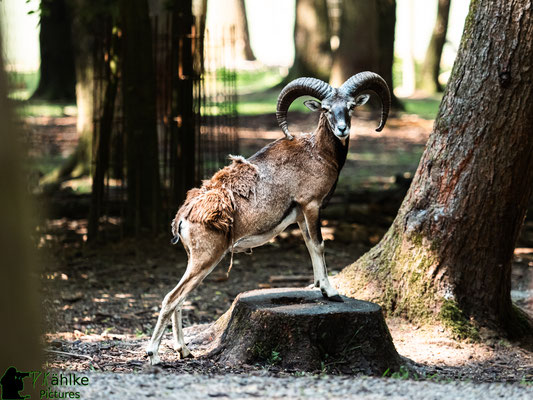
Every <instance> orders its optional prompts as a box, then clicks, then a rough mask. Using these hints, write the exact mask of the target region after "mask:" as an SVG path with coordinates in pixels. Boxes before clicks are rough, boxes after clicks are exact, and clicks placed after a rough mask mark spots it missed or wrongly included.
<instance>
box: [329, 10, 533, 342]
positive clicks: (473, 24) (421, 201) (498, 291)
mask: <svg viewBox="0 0 533 400" xmlns="http://www.w3.org/2000/svg"><path fill="white" fill-rule="evenodd" d="M532 3H533V2H532V1H531V0H473V1H472V3H471V6H470V13H469V16H468V18H467V20H466V25H465V30H464V34H463V39H462V43H461V46H460V49H459V54H458V57H457V60H456V62H455V65H454V68H453V72H452V76H451V78H450V82H449V84H448V86H447V88H446V93H445V95H444V98H443V100H442V103H441V107H440V110H439V114H438V116H437V120H436V122H435V126H434V130H433V132H432V134H431V136H430V138H429V142H428V144H427V147H426V150H425V152H424V154H423V156H422V159H421V161H420V165H419V167H418V170H417V172H416V175H415V177H414V180H413V183H412V185H411V188H410V190H409V192H408V194H407V196H406V198H405V200H404V202H403V204H402V206H401V208H400V211H399V212H398V215H397V217H396V219H395V221H394V223H393V225H392V226H391V228H390V230H389V231H388V232H387V234H386V235H385V237H384V238H383V239H382V241H381V242H380V243H379V244H378V245H377V246H376V247H374V248H373V249H372V250H371V251H370V252H368V253H367V254H365V255H364V256H363V257H362V258H361V259H360V260H358V261H357V262H356V263H354V264H352V265H350V266H348V267H346V268H345V269H344V270H343V271H342V273H341V274H340V276H339V277H338V283H339V285H340V287H341V291H342V292H344V293H348V294H351V295H357V296H362V297H363V298H366V299H372V300H375V301H378V302H379V303H380V304H381V305H383V306H384V308H385V309H386V310H388V311H389V312H392V313H396V314H401V315H405V316H407V317H408V318H410V319H412V320H419V321H424V320H428V319H429V320H433V319H437V320H440V321H442V322H443V323H444V324H446V325H447V326H449V327H450V328H451V329H452V330H453V331H454V332H455V333H456V334H457V335H459V336H475V335H476V330H475V327H474V326H475V325H477V324H479V325H485V326H489V327H495V328H499V329H503V330H506V331H507V332H508V333H509V334H510V335H514V336H519V335H521V334H523V333H524V332H525V329H530V328H529V326H528V321H527V319H525V318H523V315H522V314H521V313H519V312H518V311H517V309H516V308H514V307H513V304H512V302H511V298H510V289H511V261H512V256H513V249H514V246H515V243H516V240H517V237H518V234H519V231H520V228H521V226H522V223H523V220H524V215H525V212H526V208H527V204H528V200H529V198H530V196H531V192H532V189H533V135H532V132H533V4H532ZM502 16H505V17H504V18H503V17H502ZM472 323H473V324H472ZM529 332H531V331H529Z"/></svg>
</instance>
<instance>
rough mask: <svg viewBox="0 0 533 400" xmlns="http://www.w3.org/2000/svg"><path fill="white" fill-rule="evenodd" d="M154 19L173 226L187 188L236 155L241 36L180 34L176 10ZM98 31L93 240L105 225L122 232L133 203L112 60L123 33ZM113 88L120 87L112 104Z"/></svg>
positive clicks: (164, 188)
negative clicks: (128, 206)
mask: <svg viewBox="0 0 533 400" xmlns="http://www.w3.org/2000/svg"><path fill="white" fill-rule="evenodd" d="M151 22H152V24H151V25H152V49H153V62H154V71H155V78H156V79H155V81H156V88H155V89H156V90H155V91H156V115H157V136H158V149H159V151H158V153H159V166H160V177H161V178H160V179H161V193H160V198H161V203H162V208H163V215H164V216H165V217H166V218H167V221H168V220H169V218H171V216H172V215H173V214H174V213H175V212H176V210H177V208H178V207H179V203H180V202H181V201H182V200H183V197H184V193H185V191H186V190H187V189H189V188H190V187H191V186H193V185H197V184H199V183H200V181H201V179H205V178H207V177H209V176H210V175H211V174H213V172H215V171H216V170H218V169H219V168H221V167H222V166H224V165H225V164H226V163H227V155H228V154H235V153H237V152H238V135H237V123H238V115H237V90H236V89H237V88H236V84H237V74H236V71H235V68H234V66H233V60H232V57H231V54H232V53H233V54H234V48H235V34H234V29H233V28H228V29H227V30H226V31H225V32H224V33H223V37H220V36H219V35H217V38H216V39H217V40H216V41H215V40H211V39H210V36H209V33H208V32H202V31H201V30H200V29H198V28H197V26H196V25H193V29H192V31H189V32H187V31H185V32H183V31H180V29H178V28H179V24H178V22H177V20H176V15H172V14H171V13H169V14H167V15H160V16H154V17H152V19H151ZM102 23H105V22H102ZM98 32H100V33H99V34H97V35H95V45H94V65H95V75H94V104H93V106H94V118H93V120H94V134H93V163H92V176H93V193H92V202H91V215H90V218H89V219H90V221H89V225H90V226H91V225H92V228H91V229H89V230H90V233H89V237H90V238H91V237H92V238H96V237H98V236H99V237H102V234H105V231H106V229H105V227H106V226H109V227H112V226H114V227H120V232H121V236H122V235H124V229H123V228H122V226H123V225H122V221H123V218H124V215H125V203H126V200H127V190H126V188H127V179H126V177H127V171H126V165H125V157H124V154H125V151H124V150H125V146H124V145H125V142H126V140H127V132H125V131H124V124H123V111H122V88H121V79H120V68H117V65H116V63H115V64H113V62H114V61H113V60H112V59H111V58H112V57H116V58H117V60H119V59H120V34H118V35H116V33H115V34H113V33H111V32H112V29H106V28H105V27H104V29H101V30H98ZM104 32H107V33H104ZM103 33H104V34H103ZM113 35H115V37H114V36H113ZM117 62H120V61H117ZM113 83H115V84H116V88H115V93H114V96H113V97H112V98H111V99H110V98H109V95H110V90H109V88H110V85H112V84H113ZM110 101H113V104H112V105H111V109H110V105H109V102H110ZM102 144H104V145H105V147H106V148H102V147H103V146H102ZM102 154H106V156H105V157H102ZM102 171H103V173H102ZM95 178H96V179H98V180H100V181H101V184H100V187H98V184H96V185H95V181H94V179H95ZM96 183H97V182H96Z"/></svg>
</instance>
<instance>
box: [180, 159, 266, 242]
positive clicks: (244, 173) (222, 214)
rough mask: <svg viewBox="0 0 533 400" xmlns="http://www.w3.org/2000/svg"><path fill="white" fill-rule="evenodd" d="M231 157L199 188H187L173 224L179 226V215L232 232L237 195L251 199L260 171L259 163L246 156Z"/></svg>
mask: <svg viewBox="0 0 533 400" xmlns="http://www.w3.org/2000/svg"><path fill="white" fill-rule="evenodd" d="M230 159H231V160H232V161H233V162H232V163H231V164H230V165H228V166H227V167H224V168H223V169H221V170H220V171H218V172H217V173H216V174H215V175H213V177H212V178H211V179H209V180H205V181H204V182H203V183H202V186H201V187H200V188H199V189H198V188H194V189H191V190H189V191H188V192H187V198H186V199H185V202H184V204H183V205H182V206H181V207H180V209H179V210H178V213H177V214H176V218H175V219H174V221H173V224H172V225H173V226H178V224H179V219H180V218H186V219H187V220H188V221H190V222H198V223H201V224H203V225H205V226H207V227H209V228H211V229H213V230H216V231H219V232H223V233H224V234H226V235H228V234H229V233H230V232H231V228H232V226H233V221H234V214H235V207H236V205H235V198H234V196H235V195H237V196H240V197H242V198H245V199H248V198H249V197H250V195H252V194H253V193H255V188H256V184H257V179H258V177H259V175H258V172H257V167H256V166H255V165H253V164H251V163H250V162H248V161H246V160H245V159H244V158H242V157H235V156H230ZM175 234H176V233H175Z"/></svg>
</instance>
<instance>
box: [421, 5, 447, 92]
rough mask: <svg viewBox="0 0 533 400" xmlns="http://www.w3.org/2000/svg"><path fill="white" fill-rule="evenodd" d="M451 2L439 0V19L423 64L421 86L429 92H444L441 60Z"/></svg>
mask: <svg viewBox="0 0 533 400" xmlns="http://www.w3.org/2000/svg"><path fill="white" fill-rule="evenodd" d="M450 3H451V0H439V1H438V9H437V20H436V22H435V27H434V28H433V33H432V35H431V40H430V41H429V45H428V49H427V51H426V57H425V59H424V64H423V65H422V73H421V76H420V83H419V86H420V88H421V89H424V90H426V91H428V92H442V85H441V84H440V82H439V74H440V60H441V56H442V49H443V47H444V44H445V43H446V32H447V30H448V16H449V14H450Z"/></svg>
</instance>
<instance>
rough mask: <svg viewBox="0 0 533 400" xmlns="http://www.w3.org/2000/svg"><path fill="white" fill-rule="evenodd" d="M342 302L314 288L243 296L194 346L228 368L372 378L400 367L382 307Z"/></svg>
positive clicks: (365, 302)
mask: <svg viewBox="0 0 533 400" xmlns="http://www.w3.org/2000/svg"><path fill="white" fill-rule="evenodd" d="M343 300H344V303H339V302H331V301H328V300H326V299H325V298H323V297H322V294H321V293H320V291H319V290H313V289H294V288H282V289H267V290H252V291H249V292H245V293H241V294H240V295H239V296H237V298H236V299H235V301H234V302H233V305H232V306H231V308H230V309H229V310H228V311H227V312H226V313H225V314H224V315H223V316H222V317H220V318H219V319H218V320H217V321H216V322H215V323H214V324H213V325H211V326H210V327H209V328H208V329H206V330H205V331H204V332H201V333H200V334H198V335H196V337H195V338H193V339H192V341H191V342H190V343H189V347H190V348H191V350H193V351H199V352H200V353H203V354H204V355H206V356H207V357H209V358H213V359H215V360H217V361H218V362H221V363H223V364H226V365H238V364H255V363H262V364H267V365H268V364H270V365H277V366H279V367H281V368H286V369H290V370H302V371H320V370H322V371H324V370H325V371H329V372H333V371H335V372H342V373H361V372H362V373H365V374H372V375H376V374H379V375H381V374H383V372H385V371H386V370H387V369H388V368H390V369H391V370H396V369H398V368H399V366H400V364H401V360H400V356H399V355H398V353H397V352H396V349H395V347H394V345H393V343H392V338H391V335H390V333H389V330H388V328H387V325H386V324H385V320H384V318H383V315H382V312H381V307H380V306H379V305H377V304H374V303H369V302H367V301H361V300H355V299H352V298H348V297H344V296H343ZM196 354H198V353H196Z"/></svg>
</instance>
